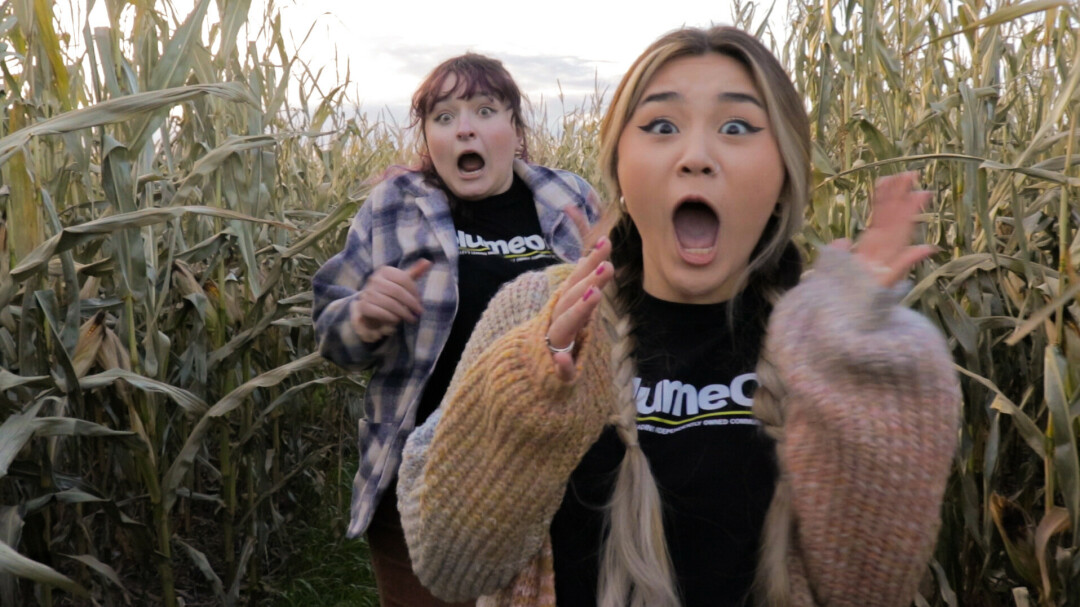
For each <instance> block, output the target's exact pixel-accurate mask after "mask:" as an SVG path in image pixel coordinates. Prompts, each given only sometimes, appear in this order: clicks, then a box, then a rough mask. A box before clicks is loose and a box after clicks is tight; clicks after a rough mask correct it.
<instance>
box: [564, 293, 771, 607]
mask: <svg viewBox="0 0 1080 607" xmlns="http://www.w3.org/2000/svg"><path fill="white" fill-rule="evenodd" d="M727 305H728V304H727V303H721V304H709V305H693V304H677V303H672V302H667V301H662V300H659V299H656V298H654V297H650V296H648V295H646V296H645V299H644V301H643V302H642V303H641V305H640V306H638V307H637V310H636V311H635V313H634V314H633V317H634V323H635V326H636V327H638V329H636V330H635V331H634V337H635V340H636V346H635V350H634V356H635V360H636V361H637V364H638V372H639V377H638V378H637V379H635V392H636V395H637V406H638V417H637V425H638V440H639V443H640V444H641V448H642V450H643V451H644V453H645V455H646V457H647V458H648V460H649V464H650V466H651V468H652V471H653V474H654V476H655V477H656V480H657V485H658V486H659V489H660V499H661V502H662V504H663V518H664V532H665V535H666V538H667V542H668V549H669V551H670V553H671V557H672V561H673V565H674V567H675V574H676V578H677V582H678V586H679V587H678V591H679V593H680V597H681V598H682V601H683V604H684V605H686V606H687V607H698V606H708V607H718V606H724V605H731V606H734V605H749V604H752V602H751V601H750V599H749V591H750V586H751V583H752V580H753V576H754V570H755V567H756V565H757V556H758V548H759V545H760V535H761V530H762V526H763V523H764V520H765V512H766V510H767V509H768V506H769V503H770V500H771V499H772V494H773V489H774V485H775V483H776V476H777V471H776V462H775V449H774V445H773V442H772V441H771V439H769V438H768V437H766V436H765V435H764V433H763V432H762V431H761V428H760V425H759V423H758V422H757V420H755V419H754V417H753V415H752V414H751V411H750V405H751V403H752V395H753V390H754V388H755V387H756V386H757V377H756V375H755V374H754V367H755V366H756V364H757V360H758V355H759V353H760V350H761V342H762V339H763V337H764V319H765V318H766V317H767V315H768V307H767V306H766V305H765V304H764V303H763V302H762V301H761V300H760V299H759V298H756V297H754V296H752V295H744V296H743V297H742V298H741V301H740V302H739V303H738V305H737V306H736V308H735V316H734V323H732V324H730V325H729V322H728V316H727ZM732 326H733V327H734V329H733V330H732V328H731V327H732ZM624 451H625V449H624V447H623V445H622V443H621V441H620V440H619V438H618V436H617V435H616V433H615V431H614V430H613V429H612V428H610V427H609V428H607V429H605V430H604V432H603V433H602V434H601V436H600V440H599V441H597V443H596V444H594V445H593V446H592V447H591V448H590V449H589V451H588V452H587V453H586V455H585V457H584V459H583V460H582V462H581V464H580V465H579V466H578V467H577V469H575V470H574V472H573V474H572V475H571V477H570V483H569V486H568V487H567V490H566V495H565V497H564V498H563V503H562V505H561V506H560V508H559V510H558V512H557V513H556V514H555V518H554V519H553V521H552V524H551V534H552V545H553V550H554V557H555V595H556V598H557V600H558V604H559V606H560V607H568V606H575V607H576V606H579V605H580V606H586V605H587V606H590V607H593V606H595V605H596V584H597V575H598V573H597V571H598V565H599V559H600V547H601V539H602V534H603V530H602V524H603V506H604V504H605V503H607V501H608V500H609V499H610V496H611V491H612V488H613V486H614V481H615V476H616V473H617V472H618V466H619V464H620V462H621V461H622V456H623V453H624Z"/></svg>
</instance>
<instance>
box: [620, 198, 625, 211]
mask: <svg viewBox="0 0 1080 607" xmlns="http://www.w3.org/2000/svg"><path fill="white" fill-rule="evenodd" d="M619 210H621V211H622V212H623V213H625V212H626V198H623V197H622V196H619Z"/></svg>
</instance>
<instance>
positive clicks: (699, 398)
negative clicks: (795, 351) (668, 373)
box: [634, 373, 759, 434]
mask: <svg viewBox="0 0 1080 607" xmlns="http://www.w3.org/2000/svg"><path fill="white" fill-rule="evenodd" d="M757 383H758V380H757V374H755V373H743V374H742V375H738V376H736V377H735V378H734V379H732V380H731V382H730V383H728V384H709V385H707V386H703V387H701V388H698V387H697V386H694V385H691V384H685V383H683V382H681V381H678V380H673V379H662V380H660V381H658V382H656V383H655V384H653V385H651V386H650V385H643V382H642V380H641V378H634V396H635V398H636V399H637V412H638V416H637V422H638V430H642V431H645V432H656V433H659V434H670V433H672V432H678V431H680V430H684V429H686V428H693V427H696V426H702V425H707V426H713V425H715V426H726V425H730V424H750V425H757V424H758V423H759V422H758V421H757V419H755V418H754V415H753V413H752V412H751V406H752V405H753V404H754V398H753V394H754V389H755V388H757Z"/></svg>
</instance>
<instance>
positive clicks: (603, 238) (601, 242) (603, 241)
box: [593, 236, 607, 249]
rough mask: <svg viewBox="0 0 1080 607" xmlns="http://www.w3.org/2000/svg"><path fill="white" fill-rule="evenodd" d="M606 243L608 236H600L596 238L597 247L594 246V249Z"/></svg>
mask: <svg viewBox="0 0 1080 607" xmlns="http://www.w3.org/2000/svg"><path fill="white" fill-rule="evenodd" d="M606 244H607V238H606V237H604V236H601V237H600V238H598V239H597V240H596V246H595V247H593V248H594V249H599V248H600V247H602V246H604V245H606Z"/></svg>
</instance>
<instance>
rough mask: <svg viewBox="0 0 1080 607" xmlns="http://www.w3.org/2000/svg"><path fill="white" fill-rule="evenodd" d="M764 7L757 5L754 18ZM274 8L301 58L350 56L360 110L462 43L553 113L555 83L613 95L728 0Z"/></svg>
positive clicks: (400, 105)
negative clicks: (674, 36)
mask: <svg viewBox="0 0 1080 607" xmlns="http://www.w3.org/2000/svg"><path fill="white" fill-rule="evenodd" d="M254 1H255V2H256V3H257V2H259V1H260V0H254ZM633 5H639V6H641V7H642V8H637V9H634V8H629V7H630V6H633ZM616 6H617V7H619V8H613V7H616ZM768 6H769V5H768V4H767V3H765V2H762V3H761V6H760V7H759V8H758V12H757V13H756V18H755V22H759V21H760V20H761V19H763V18H764V16H765V14H766V12H767V11H768ZM278 7H279V8H280V10H281V11H282V14H283V22H284V23H288V24H290V27H291V28H292V31H293V35H294V36H295V37H296V39H297V41H299V40H301V39H302V38H303V37H304V35H305V34H306V33H307V31H308V29H309V28H311V27H312V26H314V30H313V32H312V35H311V36H310V37H309V38H308V40H307V42H306V43H305V44H304V46H303V47H302V48H301V51H300V56H301V57H303V58H304V59H306V60H308V61H311V62H312V63H313V64H320V63H325V64H329V63H330V62H331V61H332V59H333V57H334V47H335V46H336V49H337V53H338V59H339V61H340V60H343V59H344V58H345V57H347V58H348V59H349V60H350V68H351V76H350V79H351V80H352V82H353V83H354V87H353V88H351V89H350V90H351V91H352V92H353V94H355V95H356V96H357V97H358V100H359V101H360V102H361V104H362V108H363V109H364V110H365V111H368V112H373V111H378V110H380V109H383V108H387V107H388V108H391V109H392V110H393V111H394V114H395V115H401V114H399V112H402V111H403V110H404V108H406V107H407V106H408V103H409V99H410V97H411V96H412V93H413V91H414V90H415V89H416V87H417V85H418V84H419V83H420V81H421V80H422V79H423V77H424V76H425V75H426V74H427V73H428V72H429V71H430V70H431V69H432V68H433V67H435V66H436V65H437V64H439V63H440V62H441V61H443V60H444V59H446V58H448V57H452V56H454V55H459V54H461V53H463V52H465V51H475V52H479V53H484V54H488V55H491V56H493V57H495V58H497V59H500V60H501V61H502V62H503V63H504V65H506V67H507V69H509V70H510V73H511V74H512V75H513V76H514V78H515V79H516V80H517V82H518V85H519V86H520V87H521V89H522V90H523V91H524V92H525V93H526V95H527V96H528V97H529V98H530V100H531V101H532V102H533V103H534V104H538V103H539V102H540V101H541V100H543V101H544V102H545V103H546V105H547V106H548V108H549V112H554V113H555V114H561V113H562V112H561V109H560V108H559V106H558V95H559V87H560V85H561V88H562V91H563V93H564V94H565V96H566V98H567V103H568V104H569V105H577V104H579V103H580V99H581V98H582V96H583V95H587V94H591V93H592V92H593V91H594V90H595V89H596V88H597V85H599V88H600V89H601V90H604V89H606V90H607V92H608V96H610V93H611V91H612V90H613V89H614V86H615V84H617V83H618V79H619V78H620V77H621V76H622V74H623V73H624V72H625V71H626V69H627V68H628V67H629V65H630V63H631V62H632V61H633V60H634V58H635V57H637V55H638V54H639V53H640V52H641V51H643V50H644V49H645V47H646V46H648V45H649V43H651V42H652V41H653V40H655V39H656V38H657V37H658V36H660V35H661V34H663V33H665V32H667V31H669V30H672V29H675V28H678V27H681V26H683V25H691V26H708V25H710V24H712V23H731V22H732V17H731V14H732V13H731V2H730V0H645V1H634V0H632V1H631V2H627V3H625V4H622V5H621V6H620V4H619V3H615V2H611V1H607V2H596V1H593V0H544V1H542V2H485V3H471V2H468V3H466V2H446V1H442V2H433V1H431V0H404V1H390V0H377V1H367V2H365V1H361V2H343V1H341V0H294V1H292V2H287V3H279V4H278ZM541 7H542V8H541ZM785 10H786V0H777V6H776V9H775V10H774V11H773V17H772V18H771V19H770V22H772V23H773V24H774V25H773V27H774V28H775V29H776V30H777V32H778V33H777V35H778V36H780V35H782V33H781V29H782V25H783V22H784V21H783V17H784V11H785ZM253 17H254V14H253Z"/></svg>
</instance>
